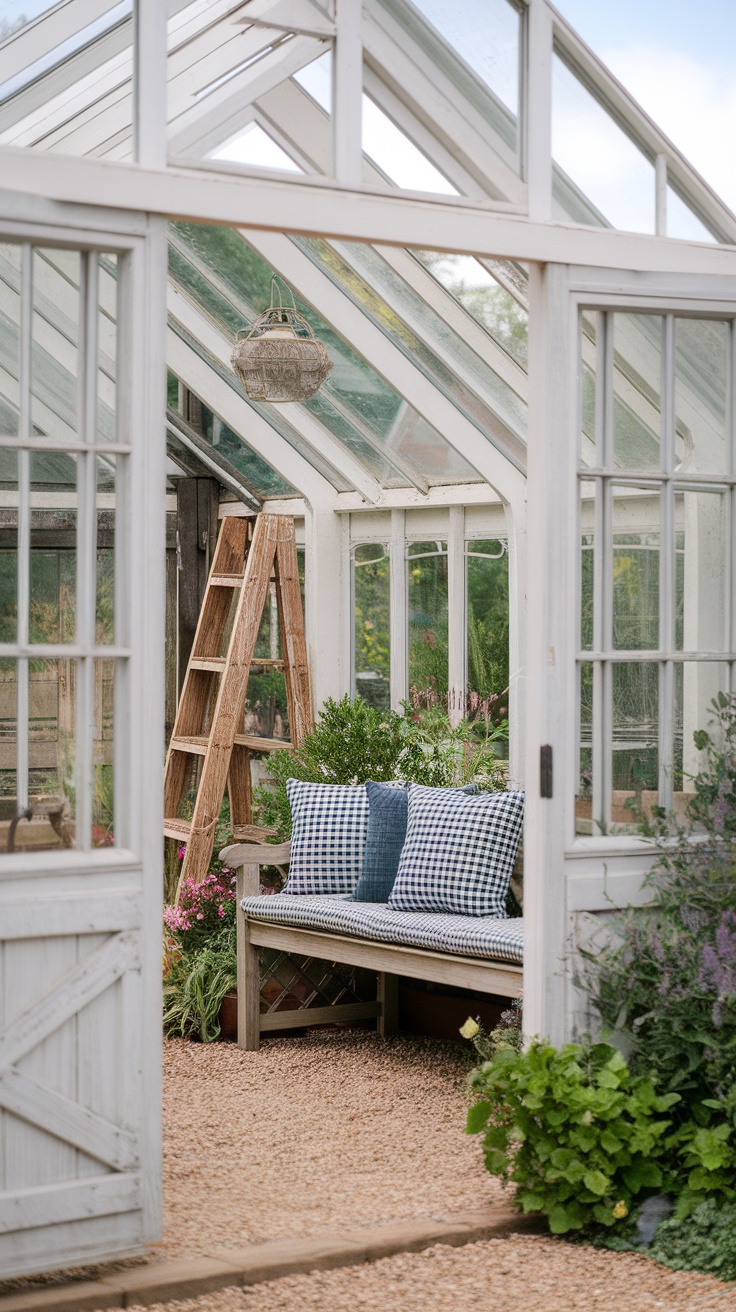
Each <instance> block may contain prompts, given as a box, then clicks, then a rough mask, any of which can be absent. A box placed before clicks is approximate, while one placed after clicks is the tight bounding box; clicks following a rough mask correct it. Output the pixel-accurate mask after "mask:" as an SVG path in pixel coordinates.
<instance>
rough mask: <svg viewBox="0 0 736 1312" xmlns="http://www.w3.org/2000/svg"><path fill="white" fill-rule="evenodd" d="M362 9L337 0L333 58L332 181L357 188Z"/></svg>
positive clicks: (355, 2)
mask: <svg viewBox="0 0 736 1312" xmlns="http://www.w3.org/2000/svg"><path fill="white" fill-rule="evenodd" d="M362 24H363V5H362V0H337V40H336V41H335V50H334V55H333V66H332V72H333V81H332V149H333V160H334V170H335V177H336V178H337V180H338V182H341V183H343V184H345V185H346V186H349V187H359V186H360V182H361V172H362V165H363V149H362V141H363V34H362Z"/></svg>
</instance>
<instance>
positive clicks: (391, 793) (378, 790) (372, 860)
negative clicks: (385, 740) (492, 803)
mask: <svg viewBox="0 0 736 1312" xmlns="http://www.w3.org/2000/svg"><path fill="white" fill-rule="evenodd" d="M407 787H408V785H407V784H400V785H399V786H398V787H397V785H396V784H395V783H389V784H377V783H374V782H373V780H372V779H369V780H368V781H367V783H366V786H365V788H366V792H367V794H368V830H367V833H366V839H365V851H364V853H363V870H362V873H361V876H360V879H359V880H358V887H357V888H356V890H355V900H356V902H387V901H388V896H389V893H390V892H391V889H392V888H393V886H394V880H395V878H396V872H397V870H398V868H399V861H400V859H401V851H402V848H403V846H404V839H405V838H406V821H407V815H408V799H407V792H406V790H407ZM434 791H436V792H439V791H442V790H440V789H435V790H434ZM460 791H461V792H464V793H477V792H478V785H477V784H466V785H465V787H464V788H462V789H461V790H460Z"/></svg>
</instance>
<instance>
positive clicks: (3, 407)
mask: <svg viewBox="0 0 736 1312" xmlns="http://www.w3.org/2000/svg"><path fill="white" fill-rule="evenodd" d="M20 264H21V248H20V246H16V245H12V244H11V243H5V242H0V436H4V437H16V436H17V435H18V406H19V378H20V331H19V324H20Z"/></svg>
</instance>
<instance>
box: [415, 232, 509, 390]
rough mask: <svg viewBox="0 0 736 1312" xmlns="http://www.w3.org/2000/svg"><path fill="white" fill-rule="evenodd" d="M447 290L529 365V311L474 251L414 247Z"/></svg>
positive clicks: (483, 326)
mask: <svg viewBox="0 0 736 1312" xmlns="http://www.w3.org/2000/svg"><path fill="white" fill-rule="evenodd" d="M411 254H412V255H414V256H415V258H416V259H417V260H419V262H420V264H423V265H424V267H425V269H428V270H429V272H430V273H431V274H432V277H433V278H436V279H437V282H439V283H440V284H441V285H442V286H443V287H444V288H445V290H446V291H448V292H449V293H450V295H451V296H454V298H455V300H456V301H458V302H459V303H460V305H462V307H463V309H465V310H467V312H468V314H469V315H471V316H472V318H473V319H475V321H476V323H479V324H480V326H481V328H485V330H486V332H487V333H489V334H490V336H491V337H492V338H493V340H494V341H495V342H498V344H499V346H502V347H503V349H504V350H505V351H508V354H509V355H510V356H511V357H512V358H513V359H514V360H515V361H516V363H517V364H518V365H520V366H521V368H522V369H526V367H527V357H528V341H527V339H528V328H529V314H528V311H527V309H526V307H525V306H524V305H522V304H521V303H520V302H519V301H518V300H517V299H516V298H515V297H514V296H512V295H511V293H510V292H508V291H507V290H506V288H505V287H502V286H501V284H500V283H499V282H498V281H497V280H496V278H494V277H493V274H492V273H490V272H489V270H488V269H486V268H485V266H484V265H482V264H481V262H480V260H476V259H475V258H474V257H473V256H472V255H449V254H447V253H443V252H441V251H418V250H415V251H412V252H411Z"/></svg>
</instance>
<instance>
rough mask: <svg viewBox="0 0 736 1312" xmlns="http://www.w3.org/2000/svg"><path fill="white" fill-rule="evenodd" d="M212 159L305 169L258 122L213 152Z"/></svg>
mask: <svg viewBox="0 0 736 1312" xmlns="http://www.w3.org/2000/svg"><path fill="white" fill-rule="evenodd" d="M210 158H211V159H219V160H224V161H225V162H226V163H228V164H249V165H252V166H255V167H256V168H262V169H282V170H284V171H286V172H287V173H303V172H304V170H303V169H301V168H300V167H299V165H298V164H296V163H295V162H294V160H293V159H291V158H290V157H289V156H288V155H287V153H286V151H285V150H282V149H281V147H280V146H279V145H278V144H277V142H275V141H274V139H273V137H270V136H269V135H268V133H267V132H264V130H263V128H262V127H261V126H260V125H259V124H258V123H250V124H249V125H248V127H247V128H246V129H245V131H244V132H241V133H240V135H239V136H237V137H234V138H233V140H232V141H229V142H228V144H227V145H226V146H220V148H219V149H218V150H215V151H213V152H212V155H211V157H210Z"/></svg>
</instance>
